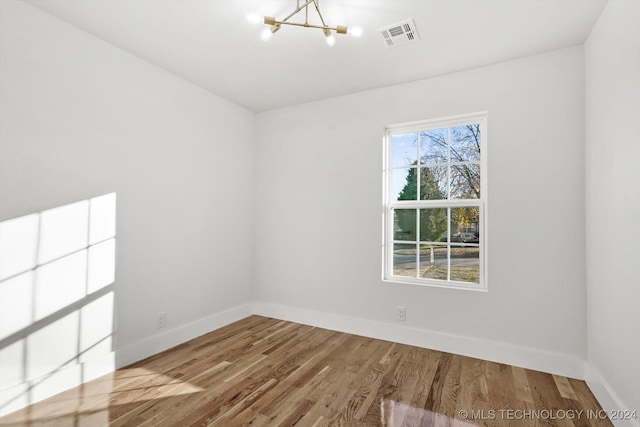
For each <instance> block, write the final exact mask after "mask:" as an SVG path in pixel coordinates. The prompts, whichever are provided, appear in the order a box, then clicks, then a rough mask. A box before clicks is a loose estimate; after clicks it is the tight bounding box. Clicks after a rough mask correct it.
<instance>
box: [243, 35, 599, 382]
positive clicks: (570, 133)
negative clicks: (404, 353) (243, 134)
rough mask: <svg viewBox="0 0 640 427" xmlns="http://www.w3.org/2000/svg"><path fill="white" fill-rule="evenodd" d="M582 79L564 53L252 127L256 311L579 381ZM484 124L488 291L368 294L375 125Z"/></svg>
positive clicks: (328, 104)
mask: <svg viewBox="0 0 640 427" xmlns="http://www.w3.org/2000/svg"><path fill="white" fill-rule="evenodd" d="M583 65H584V64H583V51H582V48H581V47H575V48H569V49H564V50H560V51H555V52H551V53H547V54H543V55H537V56H533V57H527V58H524V59H519V60H515V61H510V62H506V63H501V64H497V65H493V66H488V67H483V68H479V69H474V70H470V71H465V72H460V73H456V74H451V75H446V76H443V77H437V78H432V79H428V80H422V81H418V82H414V83H410V84H405V85H400V86H394V87H389V88H384V89H379V90H372V91H367V92H362V93H357V94H353V95H349V96H343V97H339V98H332V99H328V100H325V101H320V102H315V103H310V104H304V105H300V106H296V107H291V108H285V109H281V110H275V111H270V112H265V113H261V114H259V115H258V128H257V132H258V144H257V146H256V157H255V159H256V181H255V182H256V195H257V198H256V213H255V227H256V228H255V230H256V238H255V240H256V243H255V246H256V249H255V266H256V267H255V268H256V275H255V277H256V288H257V292H258V300H260V301H263V302H264V303H265V304H264V305H263V308H262V311H263V312H265V313H272V314H277V315H279V316H287V313H293V312H296V313H299V315H298V316H297V320H305V319H306V320H307V321H313V320H309V319H314V318H315V319H316V321H318V320H317V319H319V318H320V317H322V314H320V313H331V314H333V315H334V317H333V319H332V320H326V319H325V320H326V321H325V322H324V323H323V324H325V325H328V324H331V325H332V326H333V327H336V328H340V327H341V326H340V325H341V322H342V328H343V329H347V330H348V329H351V330H353V327H350V326H349V325H348V324H347V323H348V322H358V319H360V320H363V319H364V320H366V321H370V322H369V323H368V325H369V329H368V331H367V326H366V325H363V327H362V329H359V330H358V332H361V333H370V334H371V333H373V334H374V335H375V334H376V333H377V332H378V331H379V330H381V329H385V328H386V329H387V330H389V334H390V335H391V338H394V337H393V334H397V335H396V336H395V338H396V339H399V338H401V337H400V335H403V334H405V332H406V331H409V332H407V335H406V339H407V340H411V337H414V338H415V337H418V336H420V337H422V338H420V339H422V341H421V342H422V343H423V344H424V345H428V346H432V347H438V346H441V347H446V348H445V349H448V350H455V351H457V352H462V353H466V354H472V355H475V356H482V357H487V358H492V359H499V360H503V361H506V362H510V363H515V364H527V365H528V366H529V367H531V366H532V364H533V365H535V364H536V363H538V365H537V367H538V368H539V369H545V370H548V371H549V370H551V371H555V372H564V373H568V374H572V375H573V376H581V375H582V372H583V371H582V365H581V362H580V361H581V360H584V356H585V351H586V342H585V339H586V331H585V324H584V319H585V292H584V283H585V261H584V183H583V179H584V98H583V91H584V67H583ZM484 110H487V111H488V113H489V116H488V117H489V118H488V137H489V140H488V141H489V142H488V151H489V153H488V155H489V157H488V160H489V166H488V167H489V170H488V171H487V173H488V174H489V175H488V178H489V184H488V187H489V209H488V215H489V216H488V218H489V220H488V221H489V223H488V231H489V238H488V240H489V244H488V247H489V251H488V257H489V258H488V259H489V269H488V270H489V272H488V286H489V291H488V292H487V293H483V292H473V291H462V290H453V289H442V288H433V287H419V286H412V285H401V284H392V283H384V282H382V281H381V234H382V232H381V227H382V225H381V214H382V208H381V207H382V192H381V191H382V137H383V129H384V127H385V125H390V124H395V123H402V122H409V121H415V120H421V119H431V118H438V117H446V116H450V115H458V114H464V113H471V112H477V111H484ZM396 305H403V306H406V307H407V321H406V324H403V326H406V327H407V328H402V329H399V328H395V329H394V328H391V329H389V325H391V324H393V323H395V320H394V315H395V310H394V307H395V306H396ZM294 308H296V309H295V310H294ZM297 309H303V310H306V313H307V314H304V313H301V312H300V311H299V310H297ZM292 310H293V311H292ZM311 313H315V314H311ZM343 316H349V317H351V318H350V319H348V318H344V317H343ZM289 317H292V318H296V316H294V315H292V314H291V315H289ZM325 317H326V316H325ZM364 323H367V322H364ZM403 331H404V332H403ZM425 331H426V332H425ZM430 331H431V332H433V331H437V333H430ZM422 332H425V333H422ZM506 353H510V354H506ZM533 354H535V357H531V358H528V356H527V355H529V356H531V355H533ZM536 360H537V362H536ZM568 365H570V366H568Z"/></svg>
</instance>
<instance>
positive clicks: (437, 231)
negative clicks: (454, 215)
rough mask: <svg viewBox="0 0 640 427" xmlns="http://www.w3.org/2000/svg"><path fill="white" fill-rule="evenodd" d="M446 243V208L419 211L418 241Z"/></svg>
mask: <svg viewBox="0 0 640 427" xmlns="http://www.w3.org/2000/svg"><path fill="white" fill-rule="evenodd" d="M443 239H444V241H445V242H446V241H447V208H435V209H420V240H421V241H422V242H440V241H443Z"/></svg>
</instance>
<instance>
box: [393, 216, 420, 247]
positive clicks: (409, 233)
mask: <svg viewBox="0 0 640 427" xmlns="http://www.w3.org/2000/svg"><path fill="white" fill-rule="evenodd" d="M416 234H417V233H416V210H415V209H394V211H393V238H394V239H395V240H407V241H412V242H415V241H416Z"/></svg>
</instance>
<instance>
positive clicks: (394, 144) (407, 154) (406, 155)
mask: <svg viewBox="0 0 640 427" xmlns="http://www.w3.org/2000/svg"><path fill="white" fill-rule="evenodd" d="M417 140H418V134H416V133H406V134H400V135H391V167H398V166H410V165H416V164H418V144H417V143H416V142H417Z"/></svg>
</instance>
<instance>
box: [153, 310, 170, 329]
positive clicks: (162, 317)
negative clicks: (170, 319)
mask: <svg viewBox="0 0 640 427" xmlns="http://www.w3.org/2000/svg"><path fill="white" fill-rule="evenodd" d="M165 326H167V313H165V312H164V311H161V312H159V313H158V317H157V318H156V329H162V328H164V327H165Z"/></svg>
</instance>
